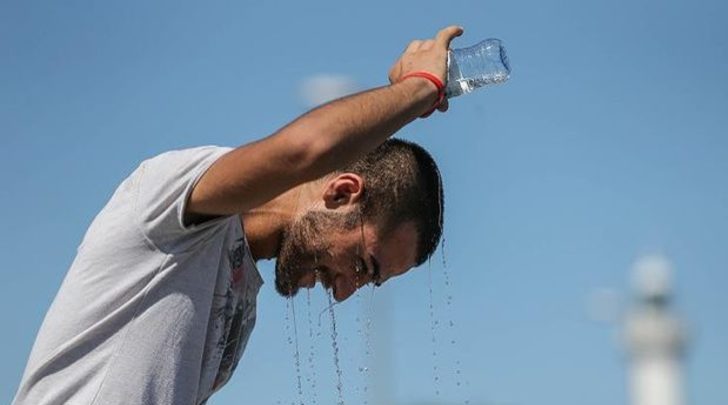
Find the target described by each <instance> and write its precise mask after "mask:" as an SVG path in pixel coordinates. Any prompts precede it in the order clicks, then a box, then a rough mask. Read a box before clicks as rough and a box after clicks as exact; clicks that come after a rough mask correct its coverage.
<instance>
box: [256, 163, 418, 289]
mask: <svg viewBox="0 0 728 405" xmlns="http://www.w3.org/2000/svg"><path fill="white" fill-rule="evenodd" d="M364 186H365V184H364V180H363V179H362V178H361V177H359V176H358V175H356V174H351V173H340V174H337V175H332V176H328V177H326V178H324V179H320V180H316V181H313V182H309V183H305V184H303V185H301V186H299V187H297V188H296V189H293V190H291V191H289V192H287V193H284V194H282V195H281V196H279V197H278V198H276V199H274V200H272V201H270V202H269V203H267V204H265V205H264V206H261V207H260V208H258V209H255V210H251V212H249V213H246V214H244V215H243V216H242V219H243V223H244V229H245V234H246V237H247V239H248V244H249V246H250V248H251V252H252V254H253V257H254V258H255V259H256V260H260V259H276V260H277V261H278V263H277V264H276V267H277V270H279V271H284V272H285V274H286V275H289V276H290V278H291V283H290V284H288V283H283V286H281V287H280V288H277V289H278V291H279V293H281V294H282V295H286V296H290V295H294V294H296V293H297V292H298V290H299V289H300V288H312V287H314V286H315V285H316V283H317V282H319V283H321V284H322V285H323V286H324V287H326V288H327V289H329V288H330V289H332V293H333V296H334V298H335V299H336V300H337V301H343V300H345V299H347V298H348V297H350V296H351V295H352V294H353V293H354V292H356V290H357V289H358V288H361V287H362V286H364V285H367V284H369V283H372V284H375V285H381V284H382V283H384V282H386V281H387V280H389V279H391V278H392V277H395V276H398V275H400V274H403V273H405V272H406V271H407V270H409V269H410V268H412V267H414V265H415V261H416V259H415V257H416V247H417V232H416V229H415V227H414V225H413V224H412V223H410V222H405V223H402V224H400V225H398V226H396V227H394V229H392V230H390V232H388V233H384V232H381V231H380V229H379V228H380V227H379V226H377V224H374V223H372V222H371V221H368V220H364V221H361V219H360V218H361V216H360V214H359V210H360V207H359V199H360V197H361V195H362V192H363V187H364ZM317 213H325V214H328V215H329V216H333V217H341V218H342V220H343V217H344V216H345V215H350V216H351V215H354V217H355V218H358V219H359V220H358V221H357V223H356V224H355V225H354V226H348V227H347V226H345V225H344V224H343V223H340V224H339V223H336V221H338V219H337V220H336V221H335V223H324V224H323V225H321V224H320V223H318V225H319V227H316V226H313V225H311V224H312V223H317V221H313V219H312V220H307V219H308V218H307V214H308V217H311V216H316V214H317ZM319 228H320V229H319ZM347 228H348V229H347ZM282 247H283V249H282ZM282 250H283V252H282ZM277 273H278V271H277ZM278 278H279V277H278V275H277V279H278Z"/></svg>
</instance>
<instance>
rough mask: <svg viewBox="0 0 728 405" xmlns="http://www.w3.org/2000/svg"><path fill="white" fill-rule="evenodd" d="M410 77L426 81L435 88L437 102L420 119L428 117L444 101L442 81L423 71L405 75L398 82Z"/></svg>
mask: <svg viewBox="0 0 728 405" xmlns="http://www.w3.org/2000/svg"><path fill="white" fill-rule="evenodd" d="M410 77H421V78H423V79H427V80H429V81H430V82H431V83H432V84H434V85H435V87H437V100H436V101H435V104H433V105H432V108H430V109H429V110H428V111H427V112H426V113H424V114H423V115H422V118H427V117H429V116H430V114H432V113H433V112H435V110H436V109H437V107H439V106H440V104H442V102H443V101H444V100H445V84H444V83H443V82H442V80H440V78H439V77H437V76H435V75H434V74H432V73H430V72H425V71H424V70H418V71H416V72H410V73H407V74H406V75H404V76H402V78H401V79H399V81H400V82H401V81H403V80H405V79H409V78H410Z"/></svg>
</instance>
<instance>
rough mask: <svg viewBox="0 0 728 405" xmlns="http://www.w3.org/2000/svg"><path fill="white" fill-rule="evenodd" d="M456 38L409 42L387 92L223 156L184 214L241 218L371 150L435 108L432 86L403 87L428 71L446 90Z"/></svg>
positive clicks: (443, 35)
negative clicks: (451, 48) (450, 49)
mask: <svg viewBox="0 0 728 405" xmlns="http://www.w3.org/2000/svg"><path fill="white" fill-rule="evenodd" d="M460 34H462V29H461V28H460V27H455V26H452V27H448V28H445V29H443V30H442V31H440V32H439V33H438V34H437V36H436V37H435V38H434V39H430V40H424V41H413V42H412V43H410V45H409V46H408V47H407V49H406V50H405V51H404V53H403V54H402V55H401V56H400V58H399V59H398V60H397V62H395V64H394V66H393V67H392V69H391V70H390V74H389V78H390V82H391V83H392V84H391V85H389V86H385V87H380V88H376V89H373V90H369V91H365V92H362V93H359V94H355V95H352V96H349V97H345V98H342V99H339V100H336V101H333V102H331V103H328V104H325V105H323V106H321V107H319V108H316V109H314V110H312V111H310V112H308V113H306V114H304V115H302V116H301V117H299V118H298V119H296V120H295V121H293V122H291V123H290V124H288V125H286V126H285V127H283V128H282V129H280V130H278V131H277V132H276V133H274V134H273V135H271V136H269V137H267V138H264V139H262V140H260V141H257V142H253V143H250V144H247V145H244V146H241V147H239V148H237V149H235V150H233V151H231V152H229V153H227V154H226V155H224V156H223V157H221V158H220V159H218V161H216V162H215V163H214V164H213V165H212V167H210V169H209V170H208V171H207V172H206V173H205V174H204V175H203V176H202V178H201V179H200V181H199V182H198V183H197V185H196V186H195V188H194V190H193V191H192V194H191V196H190V200H189V202H188V206H187V213H186V214H187V215H192V214H194V215H231V214H239V213H243V212H246V211H248V210H250V209H251V208H255V207H257V206H259V205H261V204H263V203H265V202H267V201H269V200H271V199H273V198H274V197H276V196H277V195H279V194H281V193H283V192H285V191H286V190H289V189H291V188H293V187H295V186H297V185H299V184H302V183H304V182H307V181H310V180H314V179H316V178H319V177H321V176H323V175H325V174H327V173H330V172H332V171H334V170H336V169H338V168H340V167H342V166H344V165H346V164H348V163H350V162H352V161H354V160H356V159H358V158H359V157H360V156H362V155H363V154H365V153H367V152H369V151H371V150H373V149H374V148H376V147H377V146H378V145H379V144H381V143H382V142H384V141H385V140H386V139H387V138H388V137H389V136H391V135H392V134H394V133H395V132H397V131H398V130H399V129H400V128H402V127H403V126H405V125H407V124H408V123H409V122H411V121H413V120H414V119H415V118H417V117H419V116H420V115H422V114H423V113H425V112H426V111H427V110H429V109H430V108H431V107H432V105H433V103H434V102H435V101H436V100H437V88H436V87H435V85H434V84H433V83H432V82H430V81H429V80H427V79H424V78H421V77H410V78H407V79H405V80H400V79H401V78H402V77H404V76H405V75H406V74H408V73H411V72H414V71H427V72H430V73H432V74H434V75H435V76H438V77H439V78H440V79H441V80H442V81H443V83H444V82H445V80H446V76H447V66H446V60H447V49H448V47H449V45H450V41H451V40H452V39H453V38H454V37H456V36H459V35H460ZM439 109H440V110H441V111H444V110H446V109H447V105H446V104H444V105H441V106H439Z"/></svg>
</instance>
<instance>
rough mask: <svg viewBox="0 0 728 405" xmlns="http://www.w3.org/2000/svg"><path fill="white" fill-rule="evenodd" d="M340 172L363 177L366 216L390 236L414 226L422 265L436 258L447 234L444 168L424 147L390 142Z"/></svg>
mask: <svg viewBox="0 0 728 405" xmlns="http://www.w3.org/2000/svg"><path fill="white" fill-rule="evenodd" d="M339 171H340V172H349V173H356V174H358V175H360V176H361V177H362V178H363V179H364V192H363V196H362V201H361V204H362V214H363V216H364V217H365V218H367V219H372V220H374V221H378V222H379V223H380V224H382V226H383V231H384V232H385V233H386V232H390V231H391V230H393V229H394V228H395V227H396V226H398V225H400V224H403V223H406V222H412V223H414V225H415V228H416V229H417V234H418V236H417V240H418V243H417V253H416V255H417V257H416V265H417V266H419V265H421V264H422V263H424V262H425V261H426V260H427V259H429V258H430V257H431V256H432V254H433V253H434V252H435V249H437V245H438V244H439V242H440V237H441V236H442V227H443V213H444V208H445V202H444V198H443V191H442V178H441V177H440V170H439V169H438V168H437V164H436V163H435V160H434V159H433V158H432V156H430V154H429V153H428V152H427V151H426V150H425V149H424V148H422V147H421V146H419V145H417V144H415V143H413V142H408V141H404V140H401V139H397V138H390V139H388V140H387V141H385V142H384V143H382V144H381V145H379V146H378V147H377V148H376V149H374V150H373V151H371V152H369V153H368V154H367V155H365V156H364V157H362V158H361V159H359V160H358V161H356V162H354V163H352V164H350V165H348V166H346V167H344V168H342V169H340V170H339Z"/></svg>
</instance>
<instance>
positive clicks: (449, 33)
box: [435, 25, 463, 49]
mask: <svg viewBox="0 0 728 405" xmlns="http://www.w3.org/2000/svg"><path fill="white" fill-rule="evenodd" d="M462 34H463V28H462V27H459V26H457V25H451V26H449V27H447V28H443V29H442V30H440V32H438V33H437V36H436V37H435V43H437V45H439V46H442V47H444V48H446V49H447V48H449V47H450V41H452V40H453V38H455V37H459V36H460V35H462Z"/></svg>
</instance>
